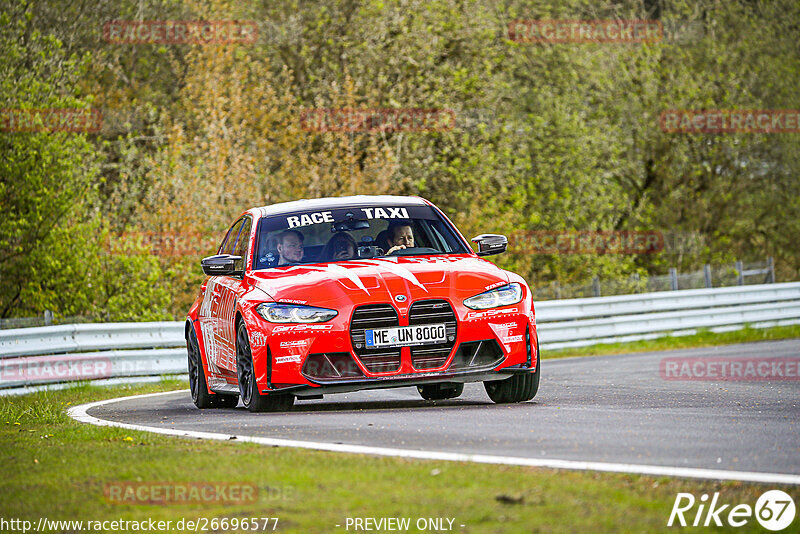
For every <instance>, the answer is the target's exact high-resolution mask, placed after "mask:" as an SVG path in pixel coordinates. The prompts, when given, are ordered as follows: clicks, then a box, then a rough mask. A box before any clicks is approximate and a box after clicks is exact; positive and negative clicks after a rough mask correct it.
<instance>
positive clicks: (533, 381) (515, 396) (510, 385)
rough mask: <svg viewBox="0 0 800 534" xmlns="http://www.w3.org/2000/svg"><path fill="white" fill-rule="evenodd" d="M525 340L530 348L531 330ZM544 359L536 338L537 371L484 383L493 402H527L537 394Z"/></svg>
mask: <svg viewBox="0 0 800 534" xmlns="http://www.w3.org/2000/svg"><path fill="white" fill-rule="evenodd" d="M525 340H526V342H527V344H528V350H530V346H531V345H530V332H527V333H526V336H525ZM541 369H542V359H541V358H540V357H539V340H538V339H537V340H536V371H534V372H532V373H524V374H519V375H513V376H511V377H510V378H506V379H505V380H492V381H487V382H484V383H483V387H484V388H486V394H487V395H489V398H490V399H492V401H493V402H496V403H498V404H504V403H511V402H525V401H529V400H531V399H532V398H534V397H535V396H536V393H537V392H538V391H539V377H540V376H541Z"/></svg>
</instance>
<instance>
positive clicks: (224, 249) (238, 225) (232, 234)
mask: <svg viewBox="0 0 800 534" xmlns="http://www.w3.org/2000/svg"><path fill="white" fill-rule="evenodd" d="M243 222H244V219H239V220H238V221H236V222H235V223H234V224H233V226H231V229H230V230H228V235H226V236H225V240H224V241H223V242H222V246H220V247H219V254H233V246H234V245H235V244H236V237H237V236H238V235H239V230H241V229H242V223H243Z"/></svg>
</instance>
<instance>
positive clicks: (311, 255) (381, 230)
mask: <svg viewBox="0 0 800 534" xmlns="http://www.w3.org/2000/svg"><path fill="white" fill-rule="evenodd" d="M255 251H256V254H255V257H254V261H253V268H254V269H268V268H272V267H278V266H282V265H297V264H305V263H328V262H333V261H348V260H359V259H365V258H377V257H385V256H419V255H430V254H461V253H466V252H469V251H470V249H468V248H467V247H466V246H465V245H464V243H463V241H462V239H460V238H459V237H458V236H456V234H455V232H454V231H453V229H452V228H451V226H450V225H449V224H447V223H446V222H445V221H444V220H442V218H441V217H440V216H439V214H438V213H437V212H436V211H435V210H434V209H432V208H430V207H429V206H364V207H348V208H332V209H328V210H322V211H302V212H297V213H292V214H284V215H275V216H272V217H265V218H263V219H261V220H260V221H259V225H258V234H257V236H256V241H255Z"/></svg>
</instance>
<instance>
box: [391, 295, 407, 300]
mask: <svg viewBox="0 0 800 534" xmlns="http://www.w3.org/2000/svg"><path fill="white" fill-rule="evenodd" d="M407 298H408V297H406V296H405V295H397V296H396V297H395V298H394V300H396V301H397V302H405V301H406V299H407Z"/></svg>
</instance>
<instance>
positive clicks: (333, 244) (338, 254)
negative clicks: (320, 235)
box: [319, 232, 356, 261]
mask: <svg viewBox="0 0 800 534" xmlns="http://www.w3.org/2000/svg"><path fill="white" fill-rule="evenodd" d="M319 257H320V259H321V260H322V261H338V260H352V259H353V258H355V257H356V241H355V239H353V236H351V235H350V234H349V233H347V232H337V233H335V234H334V235H333V236H332V237H331V238H330V239H329V240H328V243H326V245H325V248H324V249H322V253H321V254H320V256H319Z"/></svg>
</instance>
